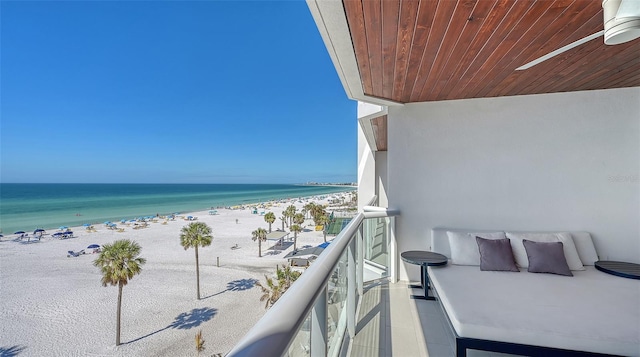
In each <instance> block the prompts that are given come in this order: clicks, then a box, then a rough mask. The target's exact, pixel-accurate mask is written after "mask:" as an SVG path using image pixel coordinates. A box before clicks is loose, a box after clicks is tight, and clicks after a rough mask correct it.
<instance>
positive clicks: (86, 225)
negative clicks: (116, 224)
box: [83, 223, 91, 227]
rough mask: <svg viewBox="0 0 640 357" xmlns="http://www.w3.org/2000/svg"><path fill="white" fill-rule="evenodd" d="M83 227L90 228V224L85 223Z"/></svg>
mask: <svg viewBox="0 0 640 357" xmlns="http://www.w3.org/2000/svg"><path fill="white" fill-rule="evenodd" d="M83 226H85V227H91V223H85V224H83Z"/></svg>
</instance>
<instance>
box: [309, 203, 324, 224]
mask: <svg viewBox="0 0 640 357" xmlns="http://www.w3.org/2000/svg"><path fill="white" fill-rule="evenodd" d="M325 214H326V212H325V210H324V206H323V205H314V206H313V209H312V211H311V217H312V218H313V221H314V222H315V224H316V226H318V225H319V224H318V222H317V220H318V217H320V216H322V215H325Z"/></svg>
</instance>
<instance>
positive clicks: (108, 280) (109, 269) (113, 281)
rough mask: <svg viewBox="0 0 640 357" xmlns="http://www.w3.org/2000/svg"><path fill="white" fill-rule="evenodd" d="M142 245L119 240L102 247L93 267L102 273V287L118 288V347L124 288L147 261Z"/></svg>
mask: <svg viewBox="0 0 640 357" xmlns="http://www.w3.org/2000/svg"><path fill="white" fill-rule="evenodd" d="M140 250H141V248H140V245H138V243H136V242H133V241H130V240H128V239H122V240H117V241H115V242H113V243H112V244H105V245H103V246H102V252H100V255H99V256H98V258H96V260H94V262H93V265H95V266H97V267H99V268H100V271H101V272H102V286H107V285H111V286H118V309H117V313H116V346H119V345H120V313H121V311H122V287H123V286H125V285H127V283H128V282H129V280H131V279H133V277H134V276H135V275H137V274H140V272H141V271H142V265H144V263H146V262H147V261H146V259H144V258H140V257H138V255H140Z"/></svg>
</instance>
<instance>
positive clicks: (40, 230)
mask: <svg viewBox="0 0 640 357" xmlns="http://www.w3.org/2000/svg"><path fill="white" fill-rule="evenodd" d="M38 232H44V229H42V228H38V229H36V230H35V231H33V234H36V233H38Z"/></svg>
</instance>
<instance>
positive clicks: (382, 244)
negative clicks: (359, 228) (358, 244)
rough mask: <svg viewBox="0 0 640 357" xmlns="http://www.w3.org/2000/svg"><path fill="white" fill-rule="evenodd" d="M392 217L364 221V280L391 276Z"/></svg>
mask: <svg viewBox="0 0 640 357" xmlns="http://www.w3.org/2000/svg"><path fill="white" fill-rule="evenodd" d="M389 220H390V218H388V217H385V218H368V219H365V220H364V222H363V227H364V230H363V233H364V262H365V266H364V278H363V279H364V281H372V280H377V279H382V278H386V277H388V276H389V266H390V262H389V238H390V237H389V234H388V231H389V229H388V228H389V222H390V221H389Z"/></svg>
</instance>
